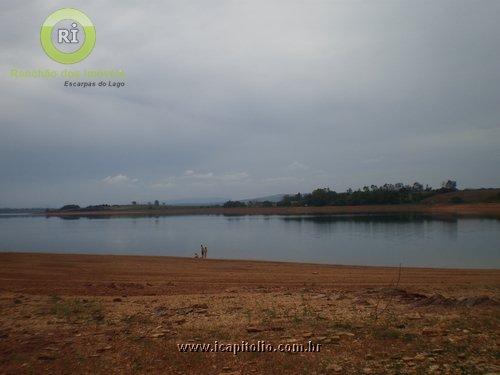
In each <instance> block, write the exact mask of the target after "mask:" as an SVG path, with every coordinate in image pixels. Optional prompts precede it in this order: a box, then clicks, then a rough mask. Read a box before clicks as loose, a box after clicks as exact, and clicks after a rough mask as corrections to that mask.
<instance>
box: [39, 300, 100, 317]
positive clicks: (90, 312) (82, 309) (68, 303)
mask: <svg viewBox="0 0 500 375" xmlns="http://www.w3.org/2000/svg"><path fill="white" fill-rule="evenodd" d="M49 311H50V313H51V314H52V315H55V316H56V317H57V318H59V319H66V320H68V321H70V322H75V321H83V322H85V323H90V322H100V321H102V320H103V319H104V309H103V307H102V305H101V303H100V302H99V301H97V300H86V299H76V298H75V299H61V298H59V297H52V298H51V308H50V310H49Z"/></svg>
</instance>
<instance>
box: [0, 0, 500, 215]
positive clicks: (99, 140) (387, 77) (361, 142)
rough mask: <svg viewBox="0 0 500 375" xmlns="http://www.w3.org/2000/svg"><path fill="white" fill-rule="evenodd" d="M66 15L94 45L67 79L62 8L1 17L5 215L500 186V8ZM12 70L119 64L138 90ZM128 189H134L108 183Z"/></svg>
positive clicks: (331, 5) (10, 6) (305, 5)
mask: <svg viewBox="0 0 500 375" xmlns="http://www.w3.org/2000/svg"><path fill="white" fill-rule="evenodd" d="M65 6H71V7H75V8H79V9H81V10H83V11H84V12H85V13H87V14H88V15H89V16H90V17H91V19H92V20H93V21H94V23H95V25H96V28H97V36H98V40H97V44H96V47H95V50H94V51H93V53H92V54H91V55H90V56H89V57H88V58H87V59H86V60H85V61H83V62H81V63H79V64H77V65H74V66H69V67H65V66H61V65H59V64H57V63H55V62H52V61H51V60H50V59H48V58H47V57H46V56H45V54H44V53H43V51H42V50H41V49H40V46H39V41H38V31H39V27H40V24H41V22H42V21H43V19H44V18H45V17H46V16H47V15H48V14H49V13H50V12H51V11H53V10H55V9H58V8H60V7H61V5H60V4H59V3H58V2H55V1H42V0H38V1H23V2H14V1H11V2H8V3H7V4H6V5H4V6H3V7H2V13H1V14H0V32H1V34H0V35H2V39H1V40H0V62H1V67H2V72H3V73H2V75H1V76H0V98H1V100H0V112H1V113H2V116H1V118H0V176H2V177H1V185H0V206H20V205H59V204H61V203H64V202H68V201H71V200H75V201H81V203H95V202H101V201H109V202H110V203H112V202H128V201H130V200H140V199H145V200H152V199H160V200H169V199H177V198H189V197H190V196H196V197H209V196H221V195H225V196H227V197H231V198H244V197H247V196H249V197H255V196H259V195H268V194H274V193H286V192H295V191H306V190H309V189H312V188H314V187H315V186H325V185H330V186H333V187H335V188H336V189H340V190H342V189H345V188H347V187H349V186H352V187H357V186H363V185H366V184H371V183H377V184H378V183H383V182H386V181H389V182H390V181H400V180H403V181H413V180H415V179H418V180H420V181H421V182H423V183H429V184H433V185H436V184H437V183H439V182H440V181H441V180H442V179H443V178H446V177H453V178H455V179H457V180H458V181H459V183H460V185H461V186H462V187H464V186H469V187H477V186H498V185H499V183H500V177H498V176H497V174H495V173H492V171H494V170H495V169H497V165H498V164H499V162H500V151H499V150H500V147H499V146H500V144H499V142H500V141H499V140H500V138H499V135H500V134H499V133H500V124H499V122H498V118H499V114H500V113H499V112H500V109H499V108H500V106H498V103H499V101H500V71H499V69H498V61H500V45H499V44H498V40H500V26H499V24H498V19H499V16H500V4H499V3H498V2H494V1H482V2H469V1H456V0H453V1H451V0H450V1H440V2H414V1H403V0H401V1H391V2H389V1H379V2H371V1H360V2H352V1H331V2H323V1H308V2H303V1H241V2H229V1H216V2H211V4H210V6H209V5H208V4H206V3H204V2H198V1H175V2H174V1H169V2H163V1H151V2H146V3H138V2H135V1H111V2H107V3H106V4H105V5H103V4H102V2H98V1H95V0H94V1H71V2H70V3H68V4H65ZM14 67H16V68H26V69H33V68H44V69H45V68H46V69H57V70H61V69H64V68H68V69H79V70H83V69H110V68H123V69H124V70H125V71H126V73H127V78H126V82H127V86H126V87H125V88H124V89H120V90H96V89H92V90H91V89H86V90H76V89H75V90H73V89H68V88H64V87H62V84H61V80H54V81H46V80H13V79H11V78H10V77H8V71H9V70H10V69H11V68H14ZM294 163H297V164H295V165H294ZM301 166H304V167H305V168H304V167H301ZM187 170H192V171H193V174H194V175H193V176H191V177H190V176H187V175H185V171H187ZM210 174H211V175H210ZM238 174H241V175H238ZM120 175H123V176H128V178H130V179H137V180H138V182H137V183H133V184H129V183H127V184H111V185H110V184H105V183H103V182H102V179H103V178H105V177H106V176H109V177H110V178H113V177H114V176H120ZM195 175H196V177H195Z"/></svg>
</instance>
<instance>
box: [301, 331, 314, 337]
mask: <svg viewBox="0 0 500 375" xmlns="http://www.w3.org/2000/svg"><path fill="white" fill-rule="evenodd" d="M312 335H313V334H312V333H311V332H305V333H303V334H302V337H303V338H305V339H308V338H310V337H312Z"/></svg>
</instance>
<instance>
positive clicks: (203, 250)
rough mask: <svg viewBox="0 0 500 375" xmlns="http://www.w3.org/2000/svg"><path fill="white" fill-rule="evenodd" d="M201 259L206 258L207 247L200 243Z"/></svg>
mask: <svg viewBox="0 0 500 375" xmlns="http://www.w3.org/2000/svg"><path fill="white" fill-rule="evenodd" d="M200 251H201V259H203V258H205V247H204V246H203V244H201V245H200Z"/></svg>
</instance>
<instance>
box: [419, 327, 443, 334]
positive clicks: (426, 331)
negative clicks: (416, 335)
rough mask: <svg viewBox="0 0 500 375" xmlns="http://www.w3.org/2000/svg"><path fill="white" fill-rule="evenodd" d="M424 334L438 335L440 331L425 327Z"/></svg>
mask: <svg viewBox="0 0 500 375" xmlns="http://www.w3.org/2000/svg"><path fill="white" fill-rule="evenodd" d="M422 335H424V336H438V335H439V332H438V331H436V330H435V329H432V328H427V327H426V328H424V329H423V330H422Z"/></svg>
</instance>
